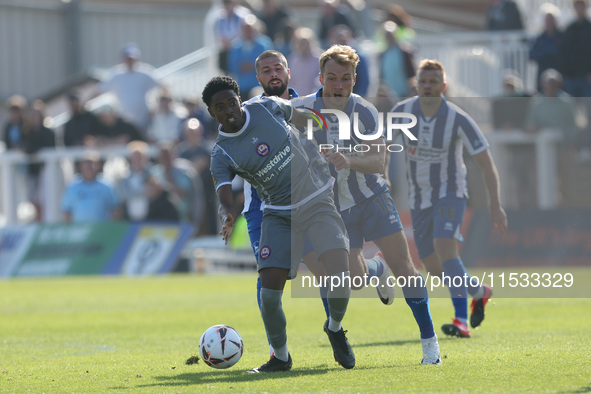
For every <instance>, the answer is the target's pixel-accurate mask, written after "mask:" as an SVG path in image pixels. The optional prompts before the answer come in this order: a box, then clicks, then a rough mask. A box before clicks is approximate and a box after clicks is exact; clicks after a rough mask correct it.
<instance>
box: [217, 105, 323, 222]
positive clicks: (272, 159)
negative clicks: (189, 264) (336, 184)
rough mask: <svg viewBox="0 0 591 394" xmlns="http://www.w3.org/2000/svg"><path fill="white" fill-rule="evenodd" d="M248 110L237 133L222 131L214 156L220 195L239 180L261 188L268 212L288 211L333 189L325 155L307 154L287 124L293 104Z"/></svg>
mask: <svg viewBox="0 0 591 394" xmlns="http://www.w3.org/2000/svg"><path fill="white" fill-rule="evenodd" d="M243 108H244V111H245V113H246V122H245V124H244V126H243V127H242V128H241V129H240V130H239V131H238V132H236V133H226V132H223V131H222V130H221V128H220V131H219V135H218V138H217V140H216V144H215V146H214V148H213V151H212V156H211V157H212V160H211V173H212V176H213V178H214V184H215V187H216V190H217V189H218V188H219V187H220V186H222V185H225V184H231V182H232V179H233V178H234V176H236V175H239V176H240V177H242V178H244V180H246V181H248V182H249V183H250V184H251V185H253V186H254V187H255V188H256V190H257V192H258V193H259V196H260V197H261V198H262V199H263V200H264V202H265V205H266V208H270V209H279V210H287V209H292V208H296V207H299V206H301V205H303V204H305V203H306V202H307V201H309V200H311V199H312V198H314V197H315V196H317V195H319V194H320V193H322V191H324V190H326V189H328V188H330V186H332V179H331V178H330V176H328V175H327V173H325V172H323V171H322V168H318V166H319V163H321V162H322V160H321V158H320V155H319V154H318V153H317V152H316V151H315V150H314V151H311V150H310V149H307V148H306V146H305V144H304V141H302V140H301V139H300V135H299V132H298V131H295V132H294V131H293V130H292V127H291V126H290V124H289V123H288V120H289V119H291V116H292V107H291V103H290V102H289V101H287V100H283V99H280V98H277V97H263V98H261V99H259V100H256V101H251V102H248V103H246V104H245V105H244V107H243ZM314 153H315V156H314ZM324 167H326V165H325V164H324Z"/></svg>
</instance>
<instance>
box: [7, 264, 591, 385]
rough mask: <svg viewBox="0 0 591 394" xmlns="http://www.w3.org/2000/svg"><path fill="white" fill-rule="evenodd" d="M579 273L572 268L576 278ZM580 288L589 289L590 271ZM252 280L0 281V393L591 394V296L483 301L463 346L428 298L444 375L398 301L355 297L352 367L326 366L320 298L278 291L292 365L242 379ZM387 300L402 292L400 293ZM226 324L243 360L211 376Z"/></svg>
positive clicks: (254, 319) (259, 348) (445, 304)
mask: <svg viewBox="0 0 591 394" xmlns="http://www.w3.org/2000/svg"><path fill="white" fill-rule="evenodd" d="M581 272H582V273H581ZM577 275H579V277H581V276H582V275H586V277H584V278H583V280H586V281H587V283H591V280H589V279H590V278H591V273H589V270H586V271H585V270H583V271H580V272H579V273H578V274H577ZM255 280H256V276H255V274H231V275H208V276H203V275H170V276H162V277H146V278H124V277H72V278H51V279H15V280H9V281H3V282H0V392H18V393H20V392H109V391H113V392H158V393H162V392H166V393H168V392H170V393H178V392H181V393H182V392H185V393H187V392H204V391H213V392H245V391H255V392H261V391H264V392H284V391H290V392H293V391H296V392H318V391H329V392H338V391H345V392H385V391H400V392H408V391H417V392H449V391H454V392H455V391H467V392H473V391H484V392H493V391H496V392H508V391H513V392H523V391H531V392H540V391H548V392H591V300H590V299H588V298H578V299H566V298H565V299H506V298H497V299H493V300H492V301H491V303H490V304H489V305H488V306H487V315H486V320H485V321H484V323H483V324H482V326H481V327H480V328H479V329H476V330H473V331H472V338H470V339H456V338H445V337H444V336H443V334H441V333H440V330H439V327H440V326H441V324H443V323H448V322H450V321H451V320H450V319H451V317H452V313H453V312H452V307H451V302H450V300H449V299H447V298H433V299H432V300H431V312H432V314H433V320H434V323H435V326H436V331H437V332H438V335H439V337H440V346H441V351H442V357H443V365H441V366H422V365H419V363H420V359H421V345H420V342H419V337H418V329H417V327H416V323H415V322H414V320H413V318H412V315H411V313H410V310H409V308H408V306H407V305H406V303H405V302H404V300H403V299H402V298H397V299H396V300H395V301H394V304H393V305H391V306H383V305H382V304H381V303H380V302H379V300H378V299H358V298H357V299H352V300H351V302H350V304H349V310H348V313H347V316H346V318H345V322H344V327H345V329H347V330H349V334H348V337H349V340H350V342H351V345H352V346H353V349H354V350H355V353H356V357H357V366H356V367H355V369H353V370H344V369H343V368H341V367H340V366H339V365H338V364H336V363H335V362H334V360H333V358H332V352H331V349H330V345H329V343H328V339H327V338H326V335H325V334H324V332H323V331H322V324H323V322H324V310H323V308H322V303H321V302H320V300H319V299H292V298H291V297H290V293H289V290H288V289H286V292H285V295H284V307H285V310H286V314H287V319H288V344H289V347H290V352H291V354H292V357H293V360H294V367H293V370H292V371H290V372H286V373H277V374H270V375H265V374H260V375H251V374H246V373H245V370H247V369H249V368H252V367H256V366H259V365H260V364H262V363H264V362H265V361H266V360H267V358H268V348H267V344H266V339H265V335H264V328H263V324H262V321H261V319H260V315H259V313H258V309H257V306H256V299H255ZM397 296H400V294H399V293H397ZM218 323H224V324H228V325H231V326H233V327H235V328H236V329H237V330H238V332H239V333H240V334H241V336H242V338H243V340H244V346H245V352H244V355H243V357H242V359H241V360H240V362H239V363H238V364H237V365H235V366H234V367H232V368H230V369H227V370H215V369H212V368H210V367H208V366H206V365H205V364H204V363H203V362H202V361H201V362H199V363H198V364H196V365H185V364H184V362H185V360H186V359H187V358H188V357H189V356H191V355H192V354H197V348H198V344H197V342H198V340H199V337H200V336H201V334H202V333H203V331H205V329H207V328H208V327H209V326H211V325H214V324H218Z"/></svg>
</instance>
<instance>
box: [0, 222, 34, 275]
mask: <svg viewBox="0 0 591 394" xmlns="http://www.w3.org/2000/svg"><path fill="white" fill-rule="evenodd" d="M36 231H37V226H36V225H30V226H24V227H17V226H12V227H3V228H0V277H7V276H9V275H10V272H12V270H13V268H14V266H15V264H16V263H17V262H18V261H20V260H21V259H22V257H23V255H24V254H25V253H26V252H27V249H28V248H29V246H30V245H31V242H32V241H33V236H34V235H35V232H36Z"/></svg>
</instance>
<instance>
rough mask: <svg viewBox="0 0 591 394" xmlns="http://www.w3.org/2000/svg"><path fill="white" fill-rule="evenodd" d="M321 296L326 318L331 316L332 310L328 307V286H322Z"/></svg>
mask: <svg viewBox="0 0 591 394" xmlns="http://www.w3.org/2000/svg"><path fill="white" fill-rule="evenodd" d="M320 298H322V305H324V313H326V318H327V319H328V318H329V317H330V312H329V309H328V299H327V298H328V287H327V286H320Z"/></svg>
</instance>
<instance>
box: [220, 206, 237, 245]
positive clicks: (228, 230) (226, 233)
mask: <svg viewBox="0 0 591 394" xmlns="http://www.w3.org/2000/svg"><path fill="white" fill-rule="evenodd" d="M233 231H234V217H233V216H232V214H230V213H229V214H227V215H226V216H225V217H224V218H223V219H222V231H220V235H221V236H222V239H223V240H224V242H225V244H226V245H227V244H228V240H229V239H230V237H231V236H232V232H233Z"/></svg>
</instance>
